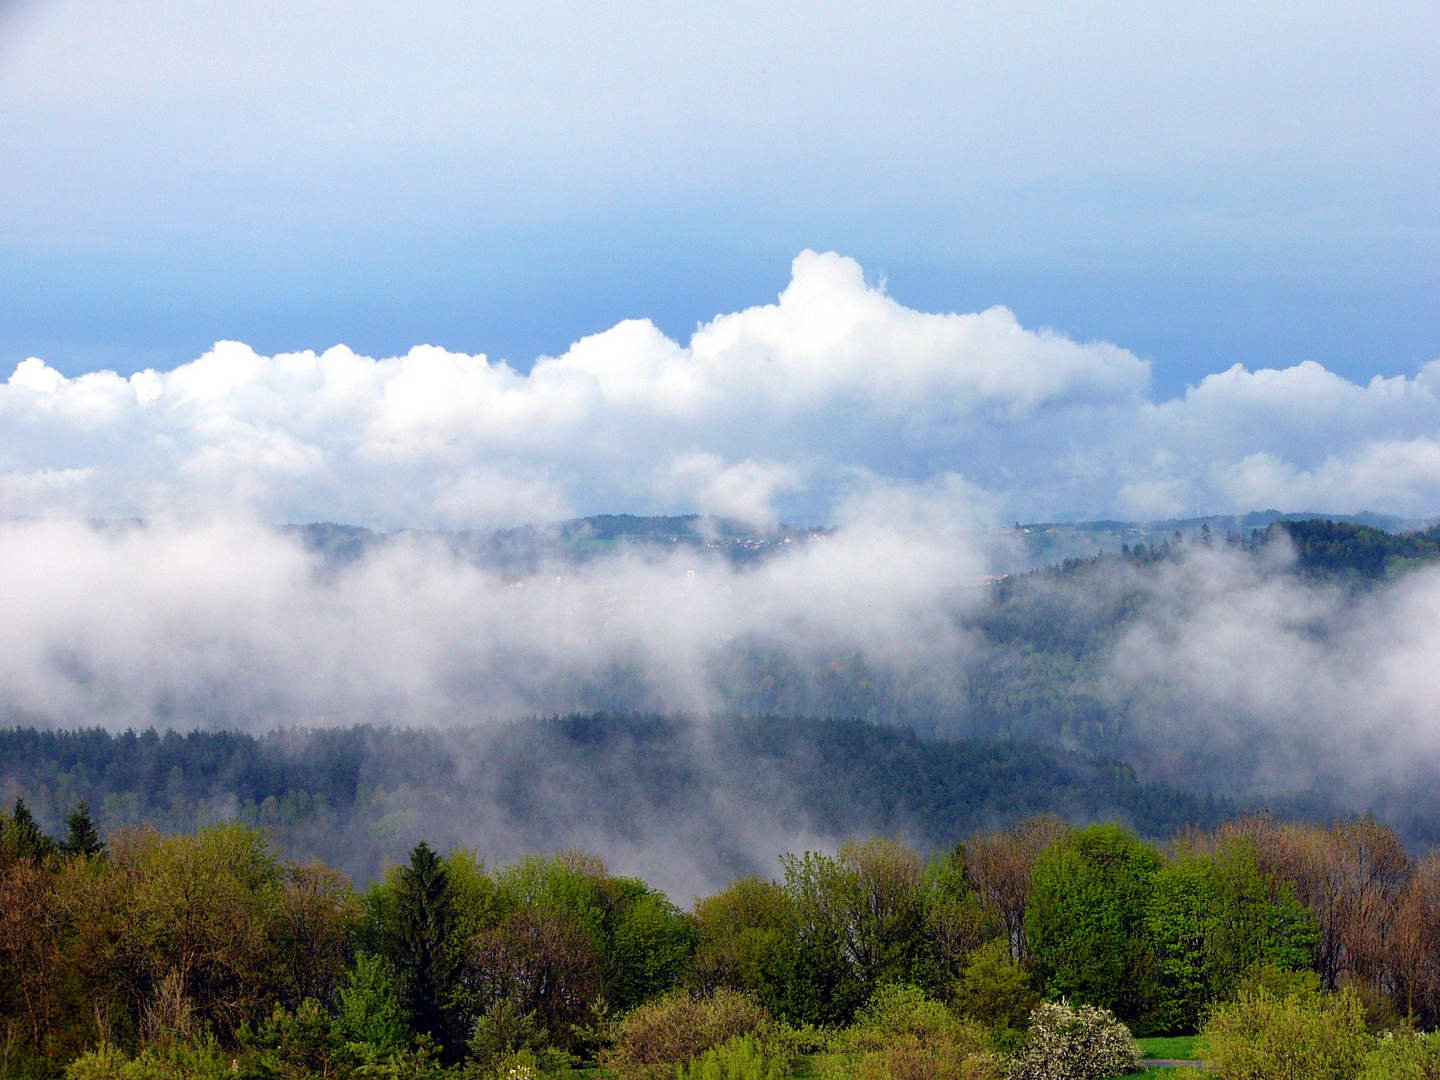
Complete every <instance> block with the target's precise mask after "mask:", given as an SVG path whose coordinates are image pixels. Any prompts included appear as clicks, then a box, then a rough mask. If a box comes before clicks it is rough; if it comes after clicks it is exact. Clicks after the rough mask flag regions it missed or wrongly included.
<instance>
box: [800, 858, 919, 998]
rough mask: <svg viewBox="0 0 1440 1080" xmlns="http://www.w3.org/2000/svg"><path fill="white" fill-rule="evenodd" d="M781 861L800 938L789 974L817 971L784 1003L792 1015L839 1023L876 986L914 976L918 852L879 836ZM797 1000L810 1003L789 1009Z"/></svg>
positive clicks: (916, 962)
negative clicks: (833, 851)
mask: <svg viewBox="0 0 1440 1080" xmlns="http://www.w3.org/2000/svg"><path fill="white" fill-rule="evenodd" d="M781 862H782V863H783V865H784V867H785V888H786V891H787V892H788V893H789V895H790V899H791V902H792V904H793V905H794V911H795V923H796V931H795V932H796V937H797V939H798V940H797V956H796V959H797V961H798V963H797V964H796V967H795V969H794V975H793V976H792V977H802V976H803V974H804V973H807V972H808V973H811V974H812V975H813V976H814V977H813V978H812V979H811V980H810V984H809V985H808V986H805V987H804V988H803V989H802V988H798V987H797V989H798V991H799V992H798V993H795V994H794V995H793V998H792V1001H791V1002H787V1004H789V1005H791V1008H792V1010H794V1013H796V1014H798V1015H797V1019H800V1020H804V1021H812V1022H816V1023H835V1022H837V1021H840V1022H843V1021H845V1020H848V1019H849V1017H850V1016H851V1015H852V1014H853V1011H854V1009H855V1008H856V1006H858V1005H860V1004H861V1003H863V1002H864V1001H865V1000H866V998H868V997H869V995H870V994H871V992H873V990H874V988H875V987H876V986H878V985H880V984H881V983H883V982H900V981H909V980H911V979H913V978H914V977H915V974H916V969H917V968H918V967H919V966H920V965H921V963H922V960H923V936H922V929H923V926H924V907H923V904H922V896H921V893H920V891H919V886H920V882H921V878H922V874H923V871H924V866H923V864H922V863H921V861H920V858H919V856H918V855H916V853H915V852H913V851H910V850H909V849H907V848H905V847H903V846H901V845H900V844H898V843H896V842H894V841H892V840H886V839H882V838H879V837H877V838H874V839H871V840H867V841H865V842H864V843H856V842H853V841H852V842H850V843H848V844H845V845H843V846H842V847H841V848H840V851H839V852H838V853H837V854H836V855H834V856H833V857H832V856H828V855H822V854H817V853H815V852H806V853H805V854H804V855H800V856H795V855H787V856H784V857H783V858H782V860H781ZM802 1002H803V1003H805V1004H808V1005H810V1009H809V1010H806V1011H801V1010H799V1009H795V1008H794V1007H795V1006H796V1005H799V1004H801V1003H802ZM807 1012H808V1013H809V1015H807V1014H806V1013H807Z"/></svg>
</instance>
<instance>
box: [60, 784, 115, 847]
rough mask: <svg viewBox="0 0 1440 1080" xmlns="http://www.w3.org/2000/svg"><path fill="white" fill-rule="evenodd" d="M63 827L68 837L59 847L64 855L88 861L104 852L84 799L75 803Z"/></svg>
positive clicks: (98, 832)
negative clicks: (76, 856)
mask: <svg viewBox="0 0 1440 1080" xmlns="http://www.w3.org/2000/svg"><path fill="white" fill-rule="evenodd" d="M65 827H66V829H67V830H68V835H67V836H66V838H65V842H64V843H63V844H61V845H60V849H61V850H62V851H64V852H65V854H67V855H78V856H80V857H82V858H87V859H88V858H91V857H93V856H95V855H99V854H100V853H101V852H102V851H104V850H105V844H104V841H102V840H101V839H100V830H99V829H98V828H97V827H96V826H95V820H94V819H93V818H92V817H91V816H90V807H88V806H86V805H85V800H84V799H81V800H80V801H79V802H78V803H76V804H75V809H74V810H72V811H70V813H69V815H68V816H67V817H66V818H65Z"/></svg>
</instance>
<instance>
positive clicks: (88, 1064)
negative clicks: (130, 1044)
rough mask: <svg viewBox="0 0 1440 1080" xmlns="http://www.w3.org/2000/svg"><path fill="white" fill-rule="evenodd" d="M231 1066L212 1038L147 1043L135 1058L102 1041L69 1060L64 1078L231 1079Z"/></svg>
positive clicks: (99, 1079)
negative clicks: (193, 1043) (195, 1040)
mask: <svg viewBox="0 0 1440 1080" xmlns="http://www.w3.org/2000/svg"><path fill="white" fill-rule="evenodd" d="M230 1066H231V1059H230V1058H228V1057H224V1058H222V1057H221V1055H220V1052H219V1050H218V1049H217V1048H216V1046H215V1044H214V1043H213V1042H206V1043H200V1044H198V1045H186V1044H184V1043H166V1044H157V1045H152V1046H147V1047H146V1048H145V1049H143V1050H141V1051H140V1053H139V1054H137V1055H136V1056H135V1057H134V1058H127V1057H126V1056H125V1055H124V1054H123V1053H121V1052H120V1051H119V1050H117V1049H116V1048H115V1047H113V1046H111V1045H110V1044H109V1043H101V1044H100V1045H99V1046H97V1047H96V1048H95V1049H94V1050H91V1051H89V1052H88V1053H85V1054H82V1055H81V1056H80V1057H78V1058H76V1059H75V1060H74V1061H72V1062H71V1063H70V1067H69V1068H68V1069H66V1070H65V1080H229V1078H231V1077H232V1076H233V1074H232V1073H231V1069H230Z"/></svg>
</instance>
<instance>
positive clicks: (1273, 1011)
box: [1197, 982, 1371, 1080]
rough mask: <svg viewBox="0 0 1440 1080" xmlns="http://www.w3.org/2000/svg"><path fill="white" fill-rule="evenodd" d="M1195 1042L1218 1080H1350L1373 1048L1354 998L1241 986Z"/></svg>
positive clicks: (1347, 994) (1303, 988)
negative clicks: (1279, 991) (1277, 991)
mask: <svg viewBox="0 0 1440 1080" xmlns="http://www.w3.org/2000/svg"><path fill="white" fill-rule="evenodd" d="M1201 1036H1202V1037H1201V1040H1200V1042H1199V1044H1198V1045H1197V1050H1198V1052H1199V1053H1200V1055H1201V1056H1202V1057H1203V1058H1204V1059H1205V1060H1206V1061H1207V1062H1209V1063H1210V1066H1211V1068H1212V1069H1213V1070H1214V1071H1215V1072H1216V1073H1217V1074H1218V1075H1219V1076H1220V1077H1222V1078H1223V1080H1353V1078H1354V1077H1355V1076H1356V1074H1357V1073H1359V1071H1360V1069H1361V1067H1362V1065H1363V1064H1364V1062H1365V1056H1366V1053H1367V1051H1368V1050H1369V1049H1370V1047H1371V1040H1370V1038H1369V1036H1368V1035H1367V1033H1366V1030H1365V1007H1364V1005H1363V1003H1362V1002H1361V1001H1360V999H1359V997H1358V996H1356V995H1355V994H1354V993H1353V992H1351V991H1349V990H1342V991H1340V992H1339V993H1334V994H1325V993H1319V992H1317V991H1315V990H1314V989H1311V988H1310V987H1308V986H1300V985H1294V984H1292V986H1291V987H1290V990H1289V992H1287V993H1276V992H1274V991H1272V990H1271V989H1269V988H1268V987H1267V986H1266V985H1264V983H1263V982H1261V983H1252V984H1248V985H1245V986H1243V987H1242V988H1241V989H1240V991H1239V993H1238V994H1237V995H1236V997H1235V999H1234V1000H1233V1001H1228V1002H1224V1003H1223V1004H1220V1005H1217V1006H1215V1007H1214V1008H1213V1009H1212V1010H1211V1012H1210V1014H1209V1018H1208V1019H1207V1020H1206V1022H1205V1026H1204V1028H1203V1029H1202V1030H1201Z"/></svg>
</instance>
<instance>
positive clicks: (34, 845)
mask: <svg viewBox="0 0 1440 1080" xmlns="http://www.w3.org/2000/svg"><path fill="white" fill-rule="evenodd" d="M8 831H9V833H10V836H11V838H12V841H11V842H12V843H13V844H14V845H15V853H16V854H17V855H19V856H20V857H21V858H22V859H30V860H32V861H35V862H38V861H39V860H41V859H43V858H44V857H45V856H46V855H49V854H52V853H53V852H54V851H55V841H54V840H51V839H50V837H48V836H46V835H45V834H44V833H43V832H41V831H40V826H39V825H37V824H36V823H35V815H34V814H32V813H30V807H28V806H26V805H25V800H24V799H22V798H18V797H17V798H16V800H15V809H14V810H13V811H12V812H11V814H10V828H9V830H8Z"/></svg>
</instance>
